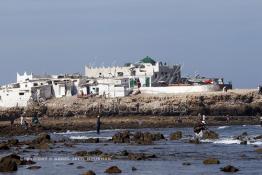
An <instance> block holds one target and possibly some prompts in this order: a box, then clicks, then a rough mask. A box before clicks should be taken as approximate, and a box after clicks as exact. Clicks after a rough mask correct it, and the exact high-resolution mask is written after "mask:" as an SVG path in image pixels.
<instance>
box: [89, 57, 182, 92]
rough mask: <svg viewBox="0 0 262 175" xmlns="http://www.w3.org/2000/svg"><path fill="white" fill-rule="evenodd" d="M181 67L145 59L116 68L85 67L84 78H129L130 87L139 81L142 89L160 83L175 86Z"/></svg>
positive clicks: (179, 76) (178, 79) (148, 58)
mask: <svg viewBox="0 0 262 175" xmlns="http://www.w3.org/2000/svg"><path fill="white" fill-rule="evenodd" d="M180 68H181V66H180V65H172V66H168V65H166V63H164V64H163V63H162V62H155V61H154V60H153V59H152V58H150V57H145V58H144V59H142V60H141V61H140V62H139V63H137V64H126V65H125V66H122V67H118V66H116V67H115V66H114V67H90V66H86V67H85V76H87V77H89V78H129V84H130V87H131V88H132V87H134V86H135V85H136V82H137V81H139V82H140V83H141V86H142V87H150V86H151V85H152V86H158V85H160V84H161V83H166V84H175V83H177V82H178V81H180V78H181V70H180Z"/></svg>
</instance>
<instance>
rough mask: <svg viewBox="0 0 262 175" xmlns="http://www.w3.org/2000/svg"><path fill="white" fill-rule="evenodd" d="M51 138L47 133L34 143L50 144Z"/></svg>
mask: <svg viewBox="0 0 262 175" xmlns="http://www.w3.org/2000/svg"><path fill="white" fill-rule="evenodd" d="M50 142H51V137H50V135H48V134H47V133H41V134H39V135H38V137H37V138H36V139H35V140H33V143H35V144H43V143H50Z"/></svg>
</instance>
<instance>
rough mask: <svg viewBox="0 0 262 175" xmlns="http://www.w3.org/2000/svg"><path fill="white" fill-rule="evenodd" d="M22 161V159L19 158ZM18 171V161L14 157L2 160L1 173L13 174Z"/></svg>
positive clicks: (0, 161) (0, 163)
mask: <svg viewBox="0 0 262 175" xmlns="http://www.w3.org/2000/svg"><path fill="white" fill-rule="evenodd" d="M19 161H20V157H19ZM13 171H17V163H16V159H14V158H12V155H10V156H6V157H3V158H2V159H1V160H0V172H13Z"/></svg>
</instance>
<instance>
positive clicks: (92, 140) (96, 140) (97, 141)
mask: <svg viewBox="0 0 262 175" xmlns="http://www.w3.org/2000/svg"><path fill="white" fill-rule="evenodd" d="M85 143H99V138H91V139H87V140H86V141H85Z"/></svg>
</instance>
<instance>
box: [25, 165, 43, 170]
mask: <svg viewBox="0 0 262 175" xmlns="http://www.w3.org/2000/svg"><path fill="white" fill-rule="evenodd" d="M40 168H42V167H41V166H31V167H28V168H27V169H29V170H38V169H40Z"/></svg>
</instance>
